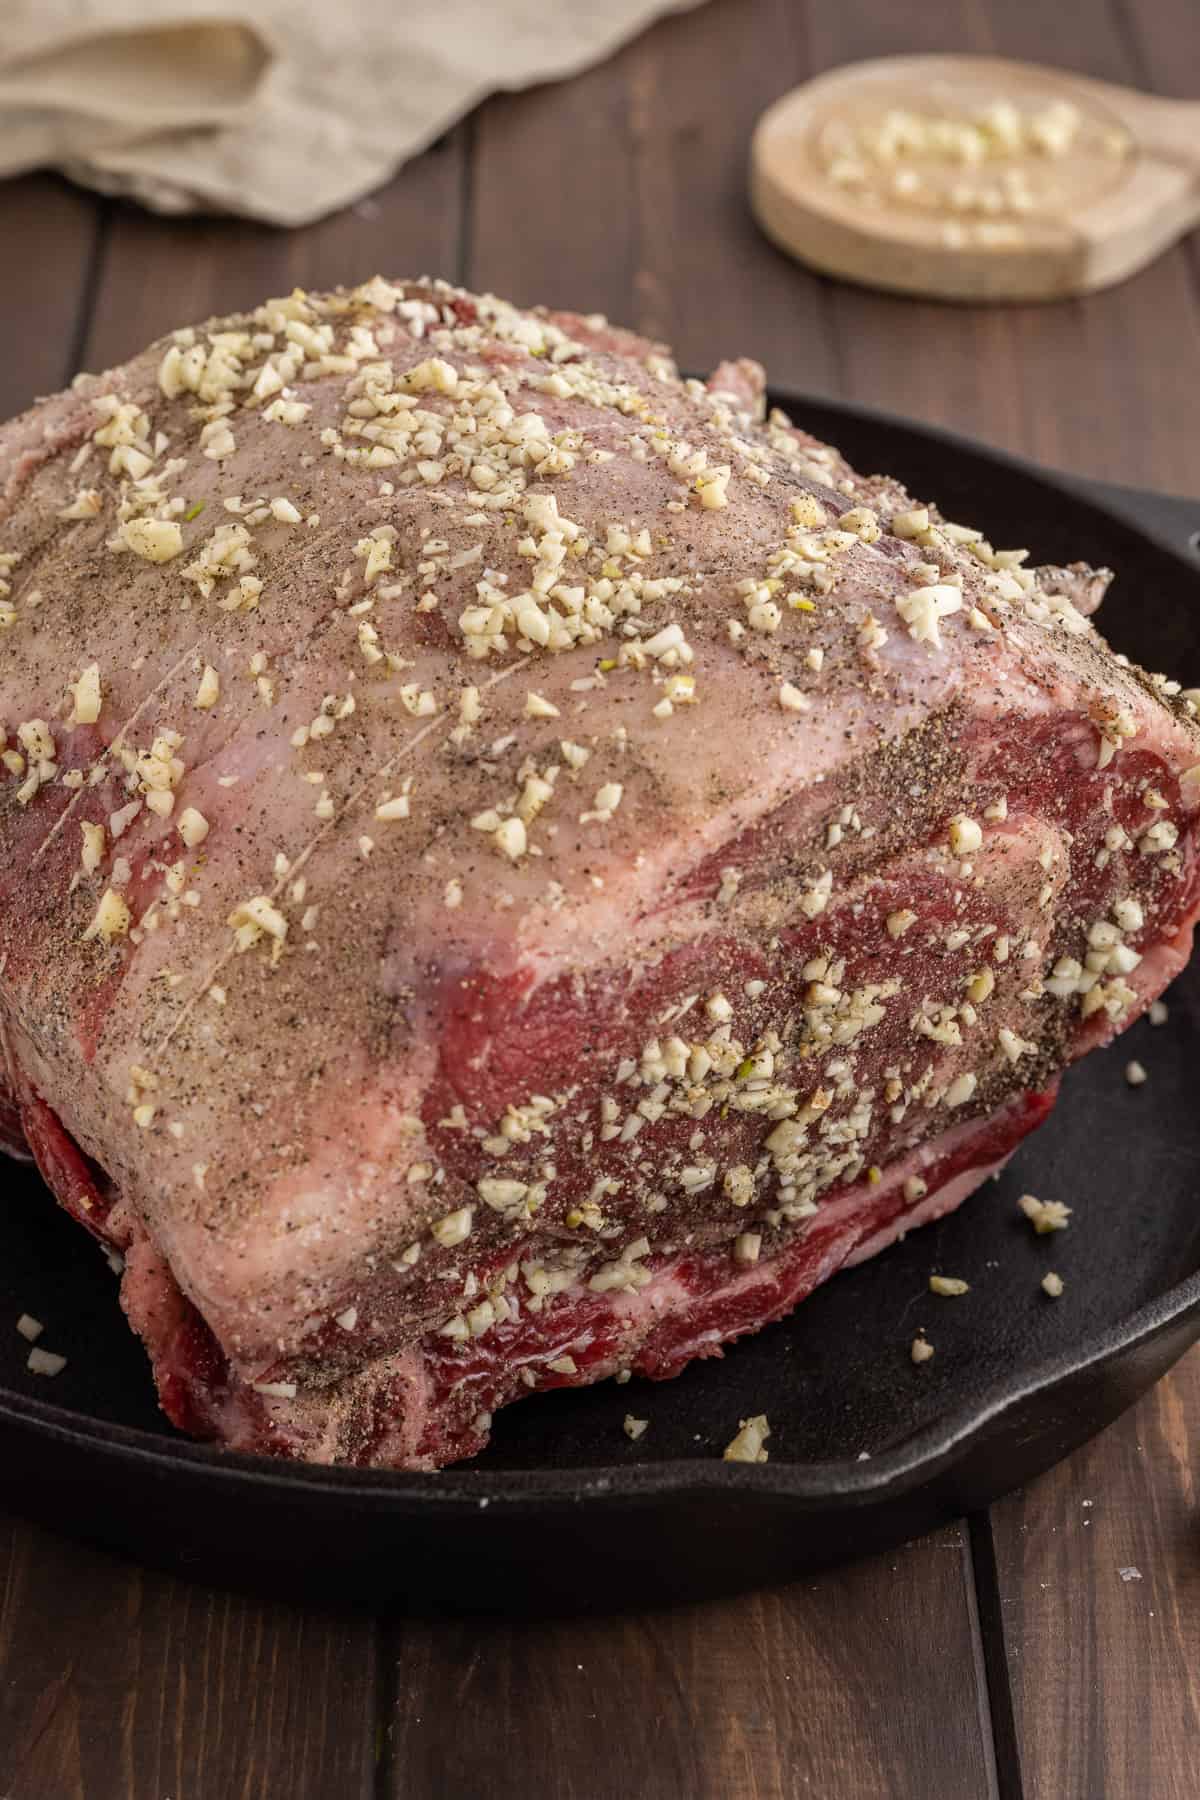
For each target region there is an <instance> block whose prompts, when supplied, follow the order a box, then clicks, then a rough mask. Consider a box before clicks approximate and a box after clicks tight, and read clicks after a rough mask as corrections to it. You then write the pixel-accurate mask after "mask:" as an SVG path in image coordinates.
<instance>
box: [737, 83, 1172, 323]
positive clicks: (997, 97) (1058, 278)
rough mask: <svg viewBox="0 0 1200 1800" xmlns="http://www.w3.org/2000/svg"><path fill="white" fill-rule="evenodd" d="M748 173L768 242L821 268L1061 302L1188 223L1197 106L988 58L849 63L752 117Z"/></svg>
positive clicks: (1135, 265) (1124, 268) (985, 296)
mask: <svg viewBox="0 0 1200 1800" xmlns="http://www.w3.org/2000/svg"><path fill="white" fill-rule="evenodd" d="M750 181H751V201H752V204H753V207H754V211H755V214H756V215H757V218H758V220H759V223H760V224H761V225H762V227H763V229H764V230H765V231H766V232H767V234H768V236H769V237H771V238H773V239H774V241H775V242H776V243H777V244H779V245H780V246H781V247H782V248H783V249H785V250H787V251H789V252H790V253H791V254H792V255H794V256H797V257H799V258H800V259H801V260H802V261H804V262H807V263H810V264H812V266H813V267H814V268H817V269H821V270H823V271H824V272H825V273H827V274H831V275H841V276H843V277H845V278H846V279H848V280H850V281H857V282H862V283H864V284H866V285H868V286H871V287H880V288H891V289H895V290H896V291H898V292H901V293H910V294H926V295H931V296H933V297H935V298H939V299H945V300H972V301H981V300H1051V299H1058V298H1061V297H1063V296H1065V295H1069V294H1082V293H1087V292H1090V291H1091V290H1093V289H1095V288H1102V287H1109V286H1111V285H1112V284H1113V283H1114V282H1118V281H1123V280H1124V279H1125V278H1126V276H1128V275H1132V274H1134V273H1135V271H1136V270H1138V269H1140V268H1142V267H1143V266H1144V265H1145V264H1146V263H1147V262H1149V261H1151V259H1152V258H1153V257H1155V256H1157V255H1158V254H1159V252H1160V251H1162V250H1164V249H1166V247H1167V246H1168V245H1169V244H1171V243H1173V242H1174V240H1175V239H1176V238H1177V237H1179V236H1180V234H1181V233H1183V232H1185V231H1189V230H1190V229H1191V228H1192V227H1193V226H1194V225H1196V224H1197V223H1198V222H1200V101H1190V100H1188V101H1180V100H1163V99H1158V98H1156V97H1154V96H1152V95H1149V94H1141V93H1137V92H1135V91H1134V90H1133V89H1132V88H1124V87H1117V86H1114V85H1112V84H1110V83H1107V82H1101V81H1090V80H1087V79H1085V78H1084V77H1083V76H1078V75H1071V74H1066V73H1063V72H1062V71H1059V70H1056V69H1045V68H1041V67H1039V66H1037V65H1036V64H1033V63H1020V62H1009V61H1005V60H1003V59H1001V58H999V57H985V56H895V57H885V58H882V59H880V60H878V61H872V62H861V63H849V64H846V65H844V66H843V67H842V68H839V69H834V70H831V71H830V72H829V73H828V74H826V75H822V76H819V77H818V78H817V79H816V80H815V81H810V82H807V83H806V84H805V85H804V86H803V87H799V88H795V89H794V90H793V91H792V92H791V93H789V94H786V95H784V97H783V98H782V99H781V100H778V101H776V103H775V105H774V106H772V107H771V108H770V109H769V111H768V112H766V113H765V114H764V115H763V117H762V119H761V120H760V122H759V125H758V128H757V130H756V132H755V135H754V141H753V146H752V150H751V177H750Z"/></svg>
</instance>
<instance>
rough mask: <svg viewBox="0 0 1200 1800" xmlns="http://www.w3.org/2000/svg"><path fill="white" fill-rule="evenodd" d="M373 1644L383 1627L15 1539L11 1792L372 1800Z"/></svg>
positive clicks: (9, 1547) (4, 1677)
mask: <svg viewBox="0 0 1200 1800" xmlns="http://www.w3.org/2000/svg"><path fill="white" fill-rule="evenodd" d="M132 1503H133V1504H138V1502H137V1500H136V1499H133V1502H132ZM374 1644H375V1630H374V1626H373V1625H372V1623H371V1622H370V1621H369V1620H341V1619H336V1618H331V1617H328V1616H325V1615H322V1614H319V1613H315V1612H311V1611H302V1610H301V1609H300V1608H298V1607H295V1608H293V1607H288V1606H283V1605H280V1604H275V1603H271V1602H266V1601H255V1600H249V1599H244V1598H239V1597H237V1596H234V1595H229V1594H223V1593H220V1592H218V1591H214V1590H212V1589H207V1588H203V1587H199V1586H195V1587H194V1586H192V1585H190V1584H189V1583H187V1582H182V1581H175V1580H172V1579H171V1578H170V1577H168V1576H165V1575H159V1574H155V1573H152V1572H145V1571H141V1570H139V1569H137V1568H135V1567H134V1566H133V1565H132V1564H126V1563H123V1562H119V1561H117V1560H115V1559H113V1558H109V1557H107V1556H104V1555H102V1554H101V1553H99V1552H97V1551H93V1550H88V1549H85V1548H83V1547H81V1546H78V1545H73V1544H68V1543H66V1542H64V1541H62V1540H61V1539H58V1538H55V1537H51V1536H50V1535H49V1533H46V1532H43V1531H41V1530H39V1529H38V1528H37V1527H35V1526H30V1525H23V1524H15V1523H10V1524H7V1525H0V1793H2V1794H4V1795H6V1796H11V1797H12V1800H163V1796H164V1795H170V1796H171V1800H217V1797H218V1796H219V1797H220V1800H234V1797H236V1800H279V1797H280V1796H281V1795H286V1796H287V1800H329V1796H332V1795H337V1796H338V1800H342V1797H343V1796H344V1797H345V1800H356V1797H358V1800H366V1797H367V1796H369V1795H371V1794H372V1792H373V1791H374V1778H375V1751H376V1743H375V1728H374V1710H373V1700H372V1696H373V1692H374V1683H375V1651H374Z"/></svg>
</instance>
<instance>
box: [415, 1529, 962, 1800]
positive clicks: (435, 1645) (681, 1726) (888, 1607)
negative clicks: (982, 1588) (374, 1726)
mask: <svg viewBox="0 0 1200 1800" xmlns="http://www.w3.org/2000/svg"><path fill="white" fill-rule="evenodd" d="M581 1554H586V1551H585V1550H584V1549H583V1547H582V1546H581ZM970 1586H971V1573H970V1562H969V1552H968V1549H967V1546H966V1542H965V1534H964V1533H963V1532H962V1531H960V1530H958V1529H952V1530H946V1531H942V1532H938V1533H936V1534H935V1535H934V1536H932V1537H929V1538H926V1539H925V1540H924V1541H923V1542H921V1543H919V1544H914V1545H910V1546H908V1547H907V1548H906V1549H904V1550H902V1551H899V1552H897V1553H896V1554H894V1555H892V1556H889V1557H886V1558H877V1559H875V1560H872V1561H870V1562H864V1563H861V1564H858V1565H856V1566H855V1567H853V1568H849V1569H844V1570H839V1571H833V1572H830V1573H828V1574H825V1575H822V1576H820V1577H819V1578H818V1579H816V1580H815V1581H806V1582H803V1583H799V1584H797V1585H796V1586H793V1587H788V1588H783V1589H780V1590H778V1591H776V1592H768V1593H762V1594H753V1595H749V1596H747V1597H745V1598H743V1599H739V1600H733V1601H727V1602H723V1603H721V1604H718V1605H711V1606H704V1607H693V1608H687V1609H681V1610H679V1611H674V1612H652V1613H643V1614H640V1615H636V1616H630V1617H627V1618H619V1619H613V1620H572V1621H564V1622H561V1623H549V1624H547V1623H541V1624H527V1623H522V1622H520V1621H512V1620H504V1619H487V1620H483V1621H474V1622H470V1623H463V1624H458V1625H445V1624H442V1625H433V1626H429V1625H419V1624H416V1623H410V1624H406V1625H403V1626H397V1627H396V1628H395V1629H394V1632H393V1634H392V1637H391V1639H390V1640H389V1646H388V1650H387V1652H386V1654H387V1655H388V1657H389V1659H390V1663H391V1675H392V1679H393V1681H394V1684H395V1710H394V1719H393V1722H392V1725H391V1729H390V1731H389V1733H388V1738H387V1752H386V1754H387V1775H388V1780H387V1782H386V1784H385V1787H384V1792H385V1793H386V1794H387V1795H389V1796H391V1800H402V1797H403V1800H415V1797H416V1796H421V1797H422V1800H424V1797H425V1796H429V1797H430V1800H432V1797H433V1796H436V1797H437V1800H474V1796H476V1795H478V1794H479V1793H481V1792H482V1791H484V1788H483V1787H482V1786H481V1779H482V1778H481V1771H482V1770H486V1772H487V1773H486V1792H487V1794H488V1796H489V1800H529V1797H530V1796H531V1795H535V1796H537V1800H628V1797H630V1796H636V1797H637V1800H682V1797H683V1796H686V1797H687V1800H799V1797H800V1796H810V1795H818V1794H821V1795H833V1796H838V1797H839V1800H842V1797H844V1800H942V1797H944V1800H976V1797H977V1796H979V1797H982V1796H985V1795H990V1794H992V1793H994V1791H995V1789H994V1786H993V1770H992V1765H991V1740H990V1731H989V1727H988V1721H987V1718H986V1712H985V1711H984V1710H982V1709H981V1703H980V1700H979V1693H980V1687H979V1683H978V1680H977V1644H976V1642H975V1638H974V1631H973V1611H972V1607H971V1605H970ZM901 1693H906V1694H907V1695H908V1696H910V1700H909V1702H900V1701H899V1696H900V1695H901ZM917 1696H922V1698H921V1699H920V1700H919V1701H918V1700H917V1698H916V1697H917ZM893 1701H896V1702H897V1703H893Z"/></svg>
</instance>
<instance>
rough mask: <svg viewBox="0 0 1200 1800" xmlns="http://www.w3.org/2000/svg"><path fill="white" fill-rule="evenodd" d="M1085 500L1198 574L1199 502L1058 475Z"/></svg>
mask: <svg viewBox="0 0 1200 1800" xmlns="http://www.w3.org/2000/svg"><path fill="white" fill-rule="evenodd" d="M1059 479H1060V480H1061V481H1063V482H1065V483H1066V485H1067V486H1068V487H1073V488H1075V489H1076V491H1077V492H1078V493H1080V494H1081V495H1082V496H1083V497H1084V498H1085V499H1088V500H1092V501H1095V502H1096V504H1097V505H1099V506H1104V507H1107V508H1108V509H1109V510H1110V511H1111V512H1114V513H1116V514H1117V515H1118V516H1119V517H1120V518H1122V519H1125V520H1127V521H1128V523H1129V524H1130V525H1136V526H1137V527H1138V529H1139V530H1140V531H1147V532H1149V533H1150V535H1151V537H1154V538H1157V539H1158V541H1159V543H1161V544H1163V545H1165V546H1166V547H1167V548H1168V549H1171V550H1174V551H1176V552H1177V553H1178V554H1179V555H1181V556H1185V557H1187V558H1188V559H1189V560H1190V561H1191V562H1193V563H1194V564H1195V566H1196V568H1197V570H1198V571H1200V500H1185V499H1184V497H1183V495H1182V494H1158V493H1154V492H1152V491H1151V490H1150V489H1149V488H1131V487H1120V486H1118V485H1117V483H1116V482H1111V481H1094V480H1093V479H1092V478H1091V477H1090V476H1087V477H1084V476H1080V475H1061V476H1060V477H1059Z"/></svg>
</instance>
